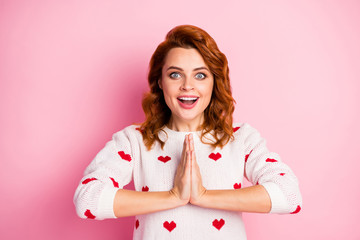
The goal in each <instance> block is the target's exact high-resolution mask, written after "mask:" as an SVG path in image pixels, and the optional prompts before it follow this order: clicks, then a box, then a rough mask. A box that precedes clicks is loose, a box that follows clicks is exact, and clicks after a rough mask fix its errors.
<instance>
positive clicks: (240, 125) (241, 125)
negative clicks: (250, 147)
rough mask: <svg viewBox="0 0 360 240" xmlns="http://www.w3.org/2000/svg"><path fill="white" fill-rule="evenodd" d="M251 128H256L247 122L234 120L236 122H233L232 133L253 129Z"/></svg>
mask: <svg viewBox="0 0 360 240" xmlns="http://www.w3.org/2000/svg"><path fill="white" fill-rule="evenodd" d="M253 130H256V129H255V128H254V127H252V126H251V125H250V124H249V123H247V122H236V123H233V131H234V134H235V133H237V134H238V133H243V132H246V131H253Z"/></svg>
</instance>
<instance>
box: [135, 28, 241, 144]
mask: <svg viewBox="0 0 360 240" xmlns="http://www.w3.org/2000/svg"><path fill="white" fill-rule="evenodd" d="M175 47H181V48H195V49H197V50H198V51H199V53H200V54H201V56H202V57H203V59H204V62H205V63H206V64H207V66H208V67H209V69H210V71H211V73H212V74H213V77H214V88H213V92H212V97H211V101H210V104H209V106H208V107H207V108H206V109H205V111H204V122H203V124H202V126H201V129H202V134H201V141H202V142H203V143H205V142H204V136H205V135H206V134H207V133H210V134H211V135H212V136H213V138H214V141H212V142H211V143H208V144H210V145H212V146H213V147H223V146H224V145H225V144H227V143H228V142H229V140H231V139H232V138H233V128H232V123H233V119H232V114H233V112H234V103H235V100H234V98H233V97H232V95H231V86H230V79H229V67H228V61H227V59H226V56H225V55H224V54H223V53H222V52H220V50H219V48H218V47H217V44H216V42H215V41H214V39H213V38H212V37H211V36H210V35H209V34H208V33H207V32H205V31H204V30H202V29H200V28H198V27H195V26H192V25H181V26H177V27H175V28H173V29H172V30H170V31H169V32H168V34H167V35H166V38H165V40H164V41H163V42H162V43H160V44H159V46H158V47H157V49H156V50H155V52H154V53H153V55H152V57H151V60H150V64H149V74H148V82H149V87H150V91H149V92H148V93H147V94H146V95H145V96H144V98H143V101H142V107H143V110H144V112H145V117H146V120H145V121H144V122H143V123H142V124H141V127H140V129H141V132H142V135H143V139H144V144H145V146H146V147H147V148H148V149H151V147H152V145H153V144H154V143H155V141H158V142H159V143H160V144H161V148H163V147H164V144H165V142H163V141H162V140H161V139H160V138H159V136H158V134H159V132H160V131H162V128H163V127H164V125H166V124H167V123H168V122H169V120H170V116H171V110H170V109H169V107H168V106H167V105H166V103H165V99H164V95H163V91H162V90H161V89H160V87H159V85H158V80H159V79H161V77H162V76H161V74H162V67H163V66H164V63H165V58H166V55H167V53H168V52H169V51H170V50H171V49H172V48H175Z"/></svg>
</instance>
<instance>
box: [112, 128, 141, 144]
mask: <svg viewBox="0 0 360 240" xmlns="http://www.w3.org/2000/svg"><path fill="white" fill-rule="evenodd" d="M139 136H141V130H140V124H132V125H129V126H126V127H124V128H122V129H121V130H119V131H117V132H115V133H114V134H113V139H114V140H115V141H118V140H120V139H123V138H127V139H129V140H130V139H132V138H137V137H139Z"/></svg>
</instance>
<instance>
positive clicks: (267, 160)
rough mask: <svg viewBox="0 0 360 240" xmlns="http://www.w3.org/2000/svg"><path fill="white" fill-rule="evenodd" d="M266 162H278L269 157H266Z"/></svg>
mask: <svg viewBox="0 0 360 240" xmlns="http://www.w3.org/2000/svg"><path fill="white" fill-rule="evenodd" d="M266 162H277V160H275V159H271V158H268V159H266Z"/></svg>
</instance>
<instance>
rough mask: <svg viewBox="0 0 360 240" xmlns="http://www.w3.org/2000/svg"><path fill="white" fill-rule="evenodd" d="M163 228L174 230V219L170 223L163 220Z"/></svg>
mask: <svg viewBox="0 0 360 240" xmlns="http://www.w3.org/2000/svg"><path fill="white" fill-rule="evenodd" d="M163 225H164V228H166V229H167V230H168V231H169V232H171V231H172V230H174V228H176V223H174V221H171V223H169V222H168V221H166V222H164V224H163Z"/></svg>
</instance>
